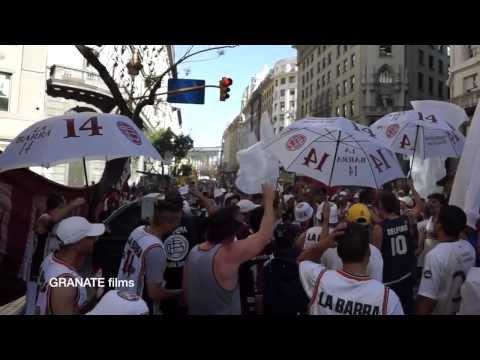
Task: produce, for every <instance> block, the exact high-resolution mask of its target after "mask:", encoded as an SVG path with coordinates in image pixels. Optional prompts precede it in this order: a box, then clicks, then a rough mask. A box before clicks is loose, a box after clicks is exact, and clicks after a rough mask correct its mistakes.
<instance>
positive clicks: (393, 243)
mask: <svg viewBox="0 0 480 360" xmlns="http://www.w3.org/2000/svg"><path fill="white" fill-rule="evenodd" d="M381 252H382V257H383V283H384V284H387V285H388V284H392V283H395V282H399V281H401V280H403V279H405V278H408V277H409V276H410V275H411V274H412V271H413V269H414V267H415V244H414V242H413V239H412V237H411V236H410V228H409V221H408V218H407V217H406V216H400V217H398V218H396V219H391V220H389V219H387V220H385V221H384V222H383V241H382V248H381Z"/></svg>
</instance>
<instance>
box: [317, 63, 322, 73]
mask: <svg viewBox="0 0 480 360" xmlns="http://www.w3.org/2000/svg"><path fill="white" fill-rule="evenodd" d="M321 65H322V64H321V63H320V61H319V62H318V63H317V74H319V73H320V70H321V69H322V68H321Z"/></svg>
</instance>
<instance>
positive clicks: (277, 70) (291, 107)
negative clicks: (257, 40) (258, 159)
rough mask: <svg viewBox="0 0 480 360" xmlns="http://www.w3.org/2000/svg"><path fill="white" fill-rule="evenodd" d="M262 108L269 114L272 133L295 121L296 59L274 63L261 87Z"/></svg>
mask: <svg viewBox="0 0 480 360" xmlns="http://www.w3.org/2000/svg"><path fill="white" fill-rule="evenodd" d="M261 91H262V97H263V103H264V109H265V110H266V111H268V112H269V114H271V121H272V125H273V131H274V133H275V134H276V133H278V132H280V131H282V130H283V129H284V128H285V127H287V126H288V125H290V124H291V123H292V122H294V121H295V118H296V105H297V59H296V58H292V59H282V60H280V61H278V62H277V63H275V65H274V66H273V69H272V70H271V71H270V72H269V74H268V75H267V77H266V79H265V80H264V86H263V87H262V89H261Z"/></svg>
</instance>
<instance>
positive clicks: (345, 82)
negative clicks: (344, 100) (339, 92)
mask: <svg viewBox="0 0 480 360" xmlns="http://www.w3.org/2000/svg"><path fill="white" fill-rule="evenodd" d="M347 91H348V81H347V80H344V81H343V95H347Z"/></svg>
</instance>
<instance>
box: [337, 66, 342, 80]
mask: <svg viewBox="0 0 480 360" xmlns="http://www.w3.org/2000/svg"><path fill="white" fill-rule="evenodd" d="M340 69H341V67H340V64H338V65H337V77H339V76H340Z"/></svg>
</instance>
